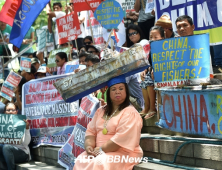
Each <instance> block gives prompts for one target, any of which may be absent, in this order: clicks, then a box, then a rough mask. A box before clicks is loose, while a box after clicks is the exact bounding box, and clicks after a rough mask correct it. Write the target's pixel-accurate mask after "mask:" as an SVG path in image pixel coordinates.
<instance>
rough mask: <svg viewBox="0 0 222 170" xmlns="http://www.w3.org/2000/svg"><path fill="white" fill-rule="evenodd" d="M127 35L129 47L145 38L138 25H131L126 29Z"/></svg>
mask: <svg viewBox="0 0 222 170" xmlns="http://www.w3.org/2000/svg"><path fill="white" fill-rule="evenodd" d="M126 35H127V36H126V43H127V47H131V46H132V45H134V44H136V43H139V42H140V41H141V40H143V39H145V37H144V35H143V32H142V30H141V29H140V27H139V26H138V25H130V26H129V27H128V28H127V29H126Z"/></svg>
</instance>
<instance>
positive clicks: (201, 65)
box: [151, 34, 210, 87]
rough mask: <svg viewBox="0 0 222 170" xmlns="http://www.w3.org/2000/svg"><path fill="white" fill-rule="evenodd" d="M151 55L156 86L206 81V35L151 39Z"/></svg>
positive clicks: (208, 65)
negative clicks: (152, 40)
mask: <svg viewBox="0 0 222 170" xmlns="http://www.w3.org/2000/svg"><path fill="white" fill-rule="evenodd" d="M151 57H152V66H153V72H154V79H155V85H156V86H159V87H165V86H177V85H180V84H187V85H190V84H200V82H201V81H202V82H204V81H207V80H209V77H210V47H209V34H202V35H193V36H188V37H178V38H169V39H163V40H160V41H154V42H152V43H151ZM178 82H179V84H178ZM181 82H182V83H181Z"/></svg>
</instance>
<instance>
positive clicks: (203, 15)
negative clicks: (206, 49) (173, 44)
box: [154, 0, 222, 45]
mask: <svg viewBox="0 0 222 170" xmlns="http://www.w3.org/2000/svg"><path fill="white" fill-rule="evenodd" d="M154 3H155V7H156V11H155V15H156V18H160V17H161V16H162V15H163V14H166V15H169V16H170V18H171V20H172V23H175V21H176V19H177V17H178V16H181V15H184V14H186V15H189V16H190V17H191V18H193V22H194V25H195V34H202V33H209V34H210V44H211V45H216V44H222V34H220V32H222V12H221V11H222V6H221V0H218V1H212V0H195V1H193V0H192V1H189V2H187V1H185V0H184V1H181V0H180V1H179V0H177V1H175V0H161V1H160V0H155V1H154ZM173 29H174V30H176V25H175V24H173Z"/></svg>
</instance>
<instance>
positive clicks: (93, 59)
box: [85, 54, 100, 67]
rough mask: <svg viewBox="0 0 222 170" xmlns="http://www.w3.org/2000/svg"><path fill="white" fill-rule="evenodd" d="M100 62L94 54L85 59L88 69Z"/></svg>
mask: <svg viewBox="0 0 222 170" xmlns="http://www.w3.org/2000/svg"><path fill="white" fill-rule="evenodd" d="M99 62H100V59H99V57H98V56H97V55H94V54H89V55H88V56H87V57H86V59H85V63H86V67H90V66H93V65H94V64H96V63H99Z"/></svg>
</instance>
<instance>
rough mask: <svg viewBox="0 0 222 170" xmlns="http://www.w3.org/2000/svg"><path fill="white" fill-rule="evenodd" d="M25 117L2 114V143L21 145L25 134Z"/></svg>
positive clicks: (0, 133)
mask: <svg viewBox="0 0 222 170" xmlns="http://www.w3.org/2000/svg"><path fill="white" fill-rule="evenodd" d="M24 119H26V116H25V115H14V114H0V143H1V144H14V145H18V144H20V141H21V138H22V137H23V135H24V133H25V128H26V123H25V122H24Z"/></svg>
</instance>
